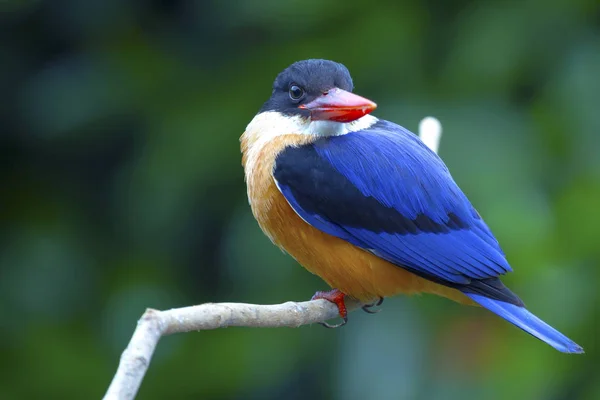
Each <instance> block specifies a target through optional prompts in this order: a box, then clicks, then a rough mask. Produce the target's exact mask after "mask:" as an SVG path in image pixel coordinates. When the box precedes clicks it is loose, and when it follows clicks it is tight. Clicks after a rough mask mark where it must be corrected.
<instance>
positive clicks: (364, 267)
mask: <svg viewBox="0 0 600 400" xmlns="http://www.w3.org/2000/svg"><path fill="white" fill-rule="evenodd" d="M310 140H311V137H310V136H308V135H282V136H276V137H275V138H273V139H271V140H270V141H268V142H266V143H261V141H260V140H258V137H257V136H256V135H254V134H253V133H252V132H246V133H244V135H243V136H242V139H241V141H242V152H243V159H242V163H243V165H244V169H245V172H246V182H247V186H248V199H249V202H250V205H251V208H252V213H253V214H254V217H255V218H256V220H257V221H258V223H259V225H260V227H261V228H262V230H263V231H264V232H265V234H266V235H267V236H268V237H269V238H270V239H271V240H272V241H273V243H275V244H276V245H277V246H279V247H280V248H281V249H283V250H284V251H286V252H287V253H289V254H290V255H291V256H292V257H294V258H295V259H296V260H297V261H298V262H299V263H300V264H301V265H303V266H304V267H305V268H306V269H308V270H309V271H310V272H312V273H314V274H316V275H318V276H320V277H321V278H322V279H323V280H325V282H327V283H328V284H329V285H330V286H331V287H333V288H337V289H340V290H341V291H342V292H344V293H346V294H347V295H349V296H352V297H354V298H357V299H359V300H361V301H364V302H367V301H371V300H374V299H376V298H378V297H388V296H393V295H396V294H399V293H404V294H413V293H420V292H427V293H435V294H438V295H441V296H444V297H448V298H451V299H453V300H455V301H458V302H461V303H466V304H471V303H472V302H471V301H470V299H468V298H467V297H466V296H465V295H463V294H462V293H461V292H459V291H457V290H455V289H451V288H448V287H446V286H442V285H438V284H436V283H433V282H431V281H428V280H426V279H423V278H420V277H419V276H417V275H414V274H412V273H410V272H408V271H407V270H405V269H403V268H400V267H397V266H395V265H393V264H391V263H389V262H387V261H385V260H383V259H381V258H379V257H377V256H374V255H372V254H371V253H369V252H366V251H364V250H362V249H360V248H358V247H356V246H354V245H352V244H350V243H348V242H346V241H344V240H342V239H339V238H337V237H334V236H331V235H328V234H326V233H323V232H321V231H320V230H318V229H316V228H313V227H312V226H311V225H309V224H307V223H306V222H304V220H302V219H301V218H300V217H299V216H298V215H297V214H296V212H295V211H294V210H293V209H292V208H291V206H290V205H289V204H288V202H287V201H286V200H285V198H284V197H283V195H282V194H281V192H280V191H279V189H277V186H276V185H275V181H274V179H273V175H272V171H273V166H274V163H275V157H276V156H277V154H278V153H279V152H280V151H281V150H282V149H283V148H285V147H286V146H290V145H295V146H297V145H301V144H305V143H308V142H309V141H310Z"/></svg>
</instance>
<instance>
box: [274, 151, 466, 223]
mask: <svg viewBox="0 0 600 400" xmlns="http://www.w3.org/2000/svg"><path fill="white" fill-rule="evenodd" d="M273 175H274V177H275V179H276V180H277V182H278V183H279V184H280V185H285V186H287V187H288V188H290V190H291V191H292V193H293V195H294V198H295V199H296V201H297V202H298V204H299V205H300V207H302V209H304V210H305V211H306V212H309V213H312V214H318V215H321V216H323V217H324V218H327V219H329V220H330V221H335V223H336V224H338V225H342V226H351V227H357V228H362V229H367V230H370V231H372V232H386V233H396V234H401V235H405V234H418V233H420V232H434V233H444V232H449V231H450V230H458V229H464V228H466V225H465V223H464V222H463V221H461V220H460V219H459V218H458V217H457V216H456V215H453V214H449V215H448V222H447V223H446V224H439V223H437V222H435V221H433V220H432V219H431V218H429V217H428V216H426V215H424V214H419V215H417V217H416V218H415V219H411V218H409V217H405V216H404V215H402V214H401V213H400V212H399V211H397V210H396V209H394V208H390V207H386V206H384V205H383V204H381V203H380V202H379V201H378V200H377V199H375V198H373V197H369V196H364V195H363V194H362V193H361V192H360V190H358V189H357V188H356V187H355V186H354V185H353V184H352V182H351V181H350V180H349V179H348V178H346V177H345V176H344V175H343V174H342V173H340V172H339V171H338V170H336V169H335V168H334V167H333V166H332V165H331V164H330V163H329V161H327V160H325V159H323V158H322V157H321V156H320V155H319V154H318V153H317V151H316V150H315V148H314V146H313V145H312V144H308V145H303V146H299V147H287V148H285V149H284V150H283V151H282V152H281V153H279V155H278V156H277V158H276V160H275V167H274V170H273Z"/></svg>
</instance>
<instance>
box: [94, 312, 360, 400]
mask: <svg viewBox="0 0 600 400" xmlns="http://www.w3.org/2000/svg"><path fill="white" fill-rule="evenodd" d="M360 305H361V304H360V303H358V302H356V301H353V300H347V301H346V307H347V308H348V311H351V310H355V309H356V308H358V307H359V306H360ZM338 315H339V314H338V309H337V306H336V305H334V304H333V303H330V302H328V301H327V300H311V301H305V302H302V303H295V302H292V301H289V302H287V303H283V304H275V305H256V304H243V303H207V304H201V305H199V306H192V307H183V308H174V309H171V310H167V311H158V310H153V309H148V310H146V312H145V313H144V315H143V316H142V318H141V319H140V320H139V321H138V325H137V328H136V329H135V332H134V333H133V337H132V338H131V341H130V342H129V345H128V346H127V348H126V349H125V351H124V352H123V354H122V355H121V361H120V363H119V368H118V370H117V373H116V375H115V377H114V378H113V381H112V383H111V384H110V387H109V388H108V391H107V392H106V395H105V396H104V399H105V400H109V399H110V400H117V399H118V400H122V399H133V398H134V397H135V395H136V393H137V391H138V389H139V387H140V384H141V383H142V379H143V378H144V375H145V374H146V370H147V369H148V366H149V365H150V360H151V359H152V354H153V353H154V349H155V348H156V345H157V344H158V341H159V340H160V338H161V337H162V336H165V335H170V334H172V333H181V332H190V331H199V330H209V329H217V328H226V327H230V326H245V327H251V328H277V327H291V328H296V327H299V326H302V325H308V324H313V323H315V322H323V321H326V320H328V319H332V318H336V317H337V316H338Z"/></svg>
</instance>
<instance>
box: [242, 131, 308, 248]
mask: <svg viewBox="0 0 600 400" xmlns="http://www.w3.org/2000/svg"><path fill="white" fill-rule="evenodd" d="M250 128H251V126H249V129H247V130H246V132H244V134H243V135H242V137H241V150H242V154H243V156H242V164H243V166H244V173H245V179H246V185H247V189H248V202H249V203H250V207H251V208H252V213H253V214H254V217H255V218H256V220H257V221H258V223H259V225H260V227H261V228H262V230H263V231H264V232H265V234H266V235H267V236H268V237H269V238H270V239H271V241H273V242H274V243H275V244H277V245H280V243H279V241H278V240H277V237H278V236H279V234H280V233H281V232H279V231H280V230H283V229H286V228H287V229H289V228H290V226H289V225H290V223H293V222H297V221H300V222H302V221H301V220H300V218H299V217H298V216H297V215H296V213H295V212H294V211H293V210H292V208H291V207H290V205H289V204H288V203H287V201H286V200H285V198H284V197H283V195H282V194H281V192H280V191H279V189H278V188H277V185H276V184H275V180H274V178H273V168H274V166H275V160H276V158H277V155H278V154H279V153H280V152H281V151H282V150H283V149H284V148H286V147H288V146H300V145H302V144H306V143H309V142H310V141H311V140H314V138H311V137H310V136H308V135H303V134H285V135H272V136H270V137H269V136H268V135H265V134H264V132H261V133H260V134H259V132H256V131H253V130H251V129H250Z"/></svg>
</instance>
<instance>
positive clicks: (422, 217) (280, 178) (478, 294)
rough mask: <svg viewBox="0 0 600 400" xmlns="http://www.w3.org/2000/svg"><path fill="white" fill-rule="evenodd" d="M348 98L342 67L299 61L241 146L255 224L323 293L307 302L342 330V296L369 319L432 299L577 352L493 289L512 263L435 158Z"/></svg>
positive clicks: (510, 296) (280, 79)
mask: <svg viewBox="0 0 600 400" xmlns="http://www.w3.org/2000/svg"><path fill="white" fill-rule="evenodd" d="M352 90H353V83H352V78H351V77H350V73H349V72H348V69H347V68H346V67H345V66H344V65H342V64H339V63H337V62H333V61H329V60H319V59H310V60H304V61H298V62H296V63H294V64H292V65H290V66H289V67H288V68H286V69H285V70H284V71H283V72H281V73H280V74H279V75H278V76H277V78H276V79H275V82H274V84H273V91H272V93H271V97H270V98H269V99H268V100H267V101H266V102H265V103H264V104H263V106H262V107H261V108H260V110H259V112H258V114H257V115H256V116H255V117H254V118H253V119H252V121H251V122H250V123H249V124H248V126H247V127H246V130H245V132H244V133H243V135H242V136H241V138H240V142H241V151H242V165H243V167H244V173H245V180H246V185H247V192H248V200H249V203H250V207H251V209H252V213H253V215H254V217H255V218H256V220H257V221H258V224H259V225H260V228H261V229H262V231H263V232H264V233H265V234H266V235H267V236H268V237H269V239H270V240H271V241H272V242H273V243H274V244H275V245H277V246H278V247H279V248H281V249H282V250H283V251H285V252H287V253H288V254H289V255H291V256H292V257H293V258H294V259H296V260H297V261H298V263H299V264H301V265H302V266H304V267H305V268H306V269H307V270H309V271H310V272H312V273H314V274H316V275H318V276H319V277H321V278H322V279H323V280H324V281H325V282H326V283H327V284H328V285H329V286H330V287H331V288H332V290H331V291H329V292H317V293H316V294H315V296H313V299H316V298H322V299H326V300H328V301H331V302H333V303H334V304H336V305H337V307H338V310H339V314H340V317H341V318H342V319H343V322H342V323H341V324H339V325H337V326H340V325H343V324H345V323H346V322H347V321H348V316H347V310H346V305H345V298H346V296H348V297H351V298H354V299H356V300H358V301H360V302H361V303H362V304H365V305H366V306H365V310H366V311H373V310H370V309H369V307H372V306H374V305H379V304H381V301H383V299H384V298H385V297H389V296H394V295H398V294H406V295H410V294H416V293H432V294H436V295H440V296H443V297H446V298H449V299H451V300H454V301H456V302H459V303H462V304H467V305H479V306H482V307H484V308H487V309H488V310H490V311H492V312H493V313H495V314H497V315H499V316H500V317H502V318H504V319H506V320H507V321H509V322H511V323H512V324H514V325H516V326H517V327H519V328H521V329H522V330H524V331H525V332H527V333H529V334H531V335H533V336H534V337H536V338H538V339H540V340H542V341H544V342H546V343H547V344H549V345H550V346H552V347H554V348H555V349H557V350H559V351H561V352H564V353H582V352H583V349H582V347H580V346H579V345H577V344H576V343H575V342H573V341H572V340H570V339H569V338H567V337H566V336H565V335H563V334H562V333H560V332H559V331H557V330H556V329H554V328H552V327H551V326H550V325H548V324H546V323H545V322H544V321H542V320H541V319H539V318H538V317H536V316H535V315H534V314H532V313H531V312H529V311H528V310H527V309H526V308H525V305H524V304H523V302H522V301H521V299H520V298H519V297H518V296H517V295H516V294H514V293H513V292H512V291H510V290H509V289H508V288H507V287H506V286H504V284H503V283H502V282H501V281H500V279H499V277H500V276H501V275H503V274H505V273H507V272H510V271H512V269H511V266H510V265H509V263H508V261H507V260H506V256H505V254H504V252H503V251H502V249H501V248H500V245H499V243H498V241H497V240H496V238H495V237H494V235H493V234H492V232H491V230H490V228H489V227H488V226H487V225H486V223H485V222H484V221H483V219H482V218H481V215H480V214H479V213H478V212H477V211H476V210H475V208H474V207H473V206H472V205H471V203H470V201H469V200H468V199H467V197H466V196H465V194H464V193H463V192H462V190H461V189H460V188H459V187H458V185H457V184H456V182H455V181H454V179H453V178H452V176H451V174H450V172H449V170H448V168H447V167H446V165H445V164H444V162H443V161H442V160H441V159H440V157H438V155H437V154H436V153H435V152H433V151H432V150H431V149H430V148H429V147H427V146H426V145H425V144H424V143H423V142H422V141H421V140H420V139H419V137H418V136H416V135H414V134H413V133H412V132H410V131H409V130H407V129H405V128H403V127H401V126H399V125H397V124H395V123H393V122H389V121H386V120H382V119H378V118H376V117H374V116H372V115H370V113H371V112H372V111H373V110H375V108H376V107H377V105H376V104H375V103H374V102H372V101H371V100H368V99H366V98H364V97H361V96H358V95H356V94H354V93H352ZM326 326H330V325H327V324H326Z"/></svg>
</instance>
